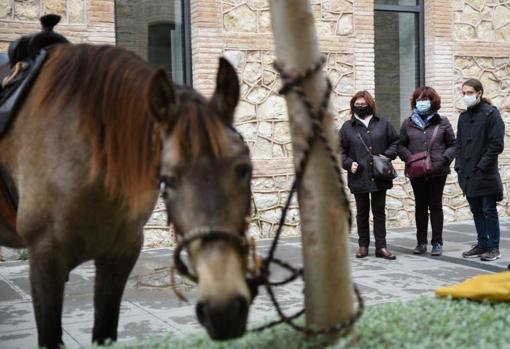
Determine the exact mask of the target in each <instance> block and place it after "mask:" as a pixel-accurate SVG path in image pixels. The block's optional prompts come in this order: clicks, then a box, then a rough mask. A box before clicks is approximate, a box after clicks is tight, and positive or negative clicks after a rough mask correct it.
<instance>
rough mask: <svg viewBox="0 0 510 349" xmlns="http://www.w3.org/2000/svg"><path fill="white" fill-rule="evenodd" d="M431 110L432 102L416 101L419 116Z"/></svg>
mask: <svg viewBox="0 0 510 349" xmlns="http://www.w3.org/2000/svg"><path fill="white" fill-rule="evenodd" d="M429 110H430V101H429V100H425V101H416V111H417V112H418V114H425V113H427V112H428V111H429Z"/></svg>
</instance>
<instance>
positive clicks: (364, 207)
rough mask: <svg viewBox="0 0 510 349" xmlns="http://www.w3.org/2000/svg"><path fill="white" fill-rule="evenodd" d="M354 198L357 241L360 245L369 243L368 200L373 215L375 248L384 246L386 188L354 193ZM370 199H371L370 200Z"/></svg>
mask: <svg viewBox="0 0 510 349" xmlns="http://www.w3.org/2000/svg"><path fill="white" fill-rule="evenodd" d="M354 198H355V199H356V224H357V225H358V236H359V240H358V243H359V245H360V246H366V247H368V245H370V225H369V215H370V201H372V215H373V216H374V237H375V248H376V249H377V250H380V249H381V248H386V212H385V206H386V190H380V191H376V192H373V193H364V194H354ZM370 199H371V200H370Z"/></svg>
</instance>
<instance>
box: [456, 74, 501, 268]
mask: <svg viewBox="0 0 510 349" xmlns="http://www.w3.org/2000/svg"><path fill="white" fill-rule="evenodd" d="M462 94H463V95H464V102H465V103H466V106H467V110H466V111H465V112H463V113H461V114H460V117H459V121H458V126H457V136H458V140H457V152H456V160H455V171H457V175H458V179H459V185H460V187H461V189H462V191H463V192H464V194H465V195H466V197H467V200H468V202H469V207H470V208H471V212H472V213H473V218H474V221H475V227H476V232H477V234H478V243H477V245H476V246H474V247H473V248H472V249H471V250H469V251H466V252H464V253H463V254H462V256H463V257H464V258H469V257H480V258H481V260H483V261H494V260H496V259H498V258H499V257H500V253H499V234H500V230H499V217H498V211H497V209H496V202H497V201H501V200H502V199H503V185H502V183H501V177H500V175H499V170H498V155H499V154H501V153H502V152H503V148H504V143H503V140H504V137H505V124H504V122H503V120H502V119H501V115H500V113H499V111H498V109H497V108H496V107H494V106H492V105H491V103H490V101H489V100H488V99H486V98H483V86H482V84H481V82H480V81H478V80H476V79H470V80H467V81H466V82H464V84H463V85H462Z"/></svg>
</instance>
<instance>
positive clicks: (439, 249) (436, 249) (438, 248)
mask: <svg viewBox="0 0 510 349" xmlns="http://www.w3.org/2000/svg"><path fill="white" fill-rule="evenodd" d="M442 254H443V246H442V245H441V244H434V245H432V251H430V255H431V256H440V255H442Z"/></svg>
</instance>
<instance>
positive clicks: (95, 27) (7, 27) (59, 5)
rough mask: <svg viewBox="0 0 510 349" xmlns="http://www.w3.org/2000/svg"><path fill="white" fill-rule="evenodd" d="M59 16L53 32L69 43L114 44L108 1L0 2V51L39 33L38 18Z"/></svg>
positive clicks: (16, 0)
mask: <svg viewBox="0 0 510 349" xmlns="http://www.w3.org/2000/svg"><path fill="white" fill-rule="evenodd" d="M47 13H56V14H58V15H60V16H62V21H61V22H60V24H59V25H58V26H57V31H58V32H60V33H62V34H64V35H65V36H66V37H67V38H68V39H69V40H70V41H71V42H74V43H81V42H89V43H108V44H113V43H115V33H114V7H113V1H111V0H88V1H87V0H0V51H6V50H7V47H8V45H9V43H10V42H11V41H13V40H15V39H17V38H18V37H19V36H20V35H23V34H27V33H33V32H37V31H39V30H40V28H41V26H40V24H39V17H41V16H42V15H44V14H47Z"/></svg>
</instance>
